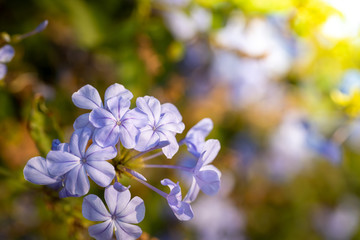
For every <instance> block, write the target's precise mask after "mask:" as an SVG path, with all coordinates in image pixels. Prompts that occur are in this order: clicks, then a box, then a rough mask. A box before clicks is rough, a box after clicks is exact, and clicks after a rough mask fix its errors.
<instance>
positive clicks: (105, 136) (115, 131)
mask: <svg viewBox="0 0 360 240" xmlns="http://www.w3.org/2000/svg"><path fill="white" fill-rule="evenodd" d="M119 134H120V129H119V126H117V125H116V124H114V125H108V126H105V127H102V128H98V129H96V130H95V132H94V140H95V143H96V144H98V145H99V146H101V147H108V146H115V145H116V144H117V143H118V142H119Z"/></svg>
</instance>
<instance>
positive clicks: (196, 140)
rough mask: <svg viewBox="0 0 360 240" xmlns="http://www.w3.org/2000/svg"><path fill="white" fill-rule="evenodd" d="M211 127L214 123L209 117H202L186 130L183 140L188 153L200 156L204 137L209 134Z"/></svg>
mask: <svg viewBox="0 0 360 240" xmlns="http://www.w3.org/2000/svg"><path fill="white" fill-rule="evenodd" d="M213 127H214V124H213V122H212V121H211V119H210V118H204V119H202V120H201V121H200V122H198V123H197V124H195V126H193V127H192V128H191V129H190V130H189V131H188V133H187V134H186V137H185V142H186V145H187V147H188V151H189V152H190V153H192V154H193V155H195V156H196V157H199V156H200V154H201V151H202V148H203V147H204V144H205V138H206V137H207V136H208V135H209V133H210V131H211V130H212V129H213Z"/></svg>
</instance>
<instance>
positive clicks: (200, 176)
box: [184, 139, 221, 202]
mask: <svg viewBox="0 0 360 240" xmlns="http://www.w3.org/2000/svg"><path fill="white" fill-rule="evenodd" d="M219 150H220V143H219V141H218V140H215V139H210V140H207V141H206V142H205V145H204V147H203V150H202V152H201V155H200V158H199V160H198V162H197V164H196V166H195V168H194V169H193V171H192V174H193V179H192V183H191V186H190V189H189V191H188V193H187V194H186V196H185V198H184V201H186V202H192V201H194V200H195V199H196V197H197V195H198V193H199V191H200V190H201V191H203V192H204V193H205V194H207V195H214V194H216V193H217V192H218V191H219V189H220V177H221V172H220V171H219V170H218V169H217V168H216V167H215V166H214V165H212V164H210V163H211V162H212V161H213V160H214V159H215V157H216V156H217V154H218V152H219Z"/></svg>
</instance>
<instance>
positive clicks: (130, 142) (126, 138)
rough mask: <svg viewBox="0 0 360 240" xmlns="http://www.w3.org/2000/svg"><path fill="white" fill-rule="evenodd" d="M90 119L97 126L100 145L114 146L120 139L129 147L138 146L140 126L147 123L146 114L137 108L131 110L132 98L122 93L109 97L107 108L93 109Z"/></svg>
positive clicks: (97, 137) (96, 134)
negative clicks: (137, 138) (137, 139)
mask: <svg viewBox="0 0 360 240" xmlns="http://www.w3.org/2000/svg"><path fill="white" fill-rule="evenodd" d="M89 120H90V122H91V124H92V125H93V126H94V127H95V128H96V131H95V133H94V140H95V142H96V143H97V144H98V145H100V146H102V147H107V146H114V145H116V144H117V143H118V142H119V140H120V142H121V143H122V145H123V146H124V147H125V148H128V149H130V148H134V147H135V146H136V137H137V135H138V134H139V130H138V128H141V127H143V126H145V124H146V119H145V115H144V114H142V113H141V112H138V111H136V110H135V109H132V110H130V99H129V98H126V97H125V98H123V97H122V96H121V95H118V96H116V97H112V98H110V99H108V100H107V102H106V109H104V108H101V107H98V108H95V109H93V111H92V112H91V113H90V116H89Z"/></svg>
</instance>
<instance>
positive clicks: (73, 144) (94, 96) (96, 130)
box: [24, 83, 221, 240]
mask: <svg viewBox="0 0 360 240" xmlns="http://www.w3.org/2000/svg"><path fill="white" fill-rule="evenodd" d="M132 98H133V95H132V93H131V92H130V91H129V90H127V89H125V88H124V87H123V86H122V85H120V84H117V83H116V84H113V85H111V86H110V87H108V88H107V90H106V92H105V97H104V103H103V102H102V100H101V97H100V94H99V92H98V91H97V90H96V89H95V88H94V87H92V86H91V85H86V86H84V87H82V88H80V89H79V90H78V91H77V92H75V93H74V94H73V96H72V100H73V102H74V104H75V105H76V106H78V107H79V108H83V109H88V110H91V112H90V113H85V114H83V115H81V116H80V117H78V118H77V119H76V120H75V123H74V125H73V126H74V129H75V131H74V133H73V134H72V136H71V139H70V142H69V143H61V142H60V141H59V140H57V139H55V140H54V141H53V143H52V149H51V151H50V152H49V153H48V154H47V156H46V158H43V157H34V158H32V159H30V160H29V161H28V163H27V164H26V166H25V168H24V177H25V179H26V180H28V181H29V182H32V183H34V184H39V185H47V186H49V187H50V188H54V189H56V190H60V192H59V196H60V197H61V198H62V197H81V196H83V195H85V194H87V193H88V191H89V189H90V181H89V178H88V177H90V179H91V180H92V181H94V182H95V183H96V184H97V185H99V186H101V187H104V188H106V189H105V201H106V203H107V205H108V210H107V209H106V207H105V205H104V204H103V202H102V201H101V200H100V198H99V197H98V196H96V195H94V194H90V195H88V196H85V197H84V200H83V209H82V212H83V216H84V217H85V218H87V219H88V220H91V221H102V223H99V224H95V225H93V226H90V228H89V234H90V236H92V237H94V238H96V239H112V238H113V235H114V232H115V236H116V238H117V239H118V240H119V239H136V238H138V237H140V235H141V229H140V227H138V226H136V225H133V224H137V223H140V222H141V221H142V220H143V218H144V215H145V206H144V202H143V200H142V199H141V198H139V197H134V198H133V199H131V200H130V190H129V187H125V186H123V185H122V184H121V183H120V181H121V178H122V177H123V176H127V177H129V178H131V179H133V180H136V181H138V182H140V183H142V184H144V185H145V186H147V187H148V188H150V189H151V190H153V191H155V192H156V193H158V194H159V195H161V196H162V197H164V199H165V200H166V201H167V203H168V205H169V207H170V209H171V210H172V211H173V213H174V215H175V217H177V218H178V219H179V220H180V221H188V220H191V219H192V218H193V216H194V213H193V210H192V208H191V205H190V203H191V202H193V201H194V200H195V198H196V196H197V195H198V193H199V191H200V190H201V191H202V192H204V193H205V194H208V195H213V194H215V193H216V192H217V191H218V190H219V188H220V177H221V173H220V171H219V170H218V169H217V168H216V167H215V166H213V165H212V164H211V163H212V161H213V160H214V159H215V157H216V156H217V154H218V152H219V150H220V143H219V141H218V140H215V139H210V140H207V141H205V138H206V136H207V135H208V134H209V132H210V131H211V129H212V128H213V123H212V121H211V120H210V119H208V118H205V119H203V120H201V121H200V122H199V123H198V124H196V125H195V126H194V127H193V128H191V129H190V130H189V132H188V133H187V135H186V137H185V138H184V139H183V140H181V141H180V142H178V141H177V139H176V134H177V133H182V132H183V130H184V129H185V125H184V123H183V122H182V116H181V114H180V112H179V111H178V109H177V108H176V107H175V106H174V105H173V104H171V103H164V104H161V103H160V101H159V100H157V99H156V98H155V97H151V96H145V97H139V98H137V100H136V107H135V108H133V109H130V106H131V99H132ZM182 144H186V145H187V147H188V151H189V152H191V153H192V154H193V155H194V156H195V157H196V158H197V159H198V160H197V164H196V166H195V167H193V168H187V167H183V166H178V165H154V164H147V163H146V162H147V161H149V160H151V159H154V158H155V157H157V156H160V155H164V156H166V157H167V158H172V157H173V156H174V155H175V154H176V152H177V151H178V149H179V146H180V145H182ZM89 145H90V146H89ZM121 146H122V147H121ZM116 147H117V148H116ZM153 151H156V152H154V153H151V152H153ZM147 154H149V155H147ZM147 168H170V169H175V170H181V171H185V172H188V173H190V175H191V177H192V184H191V186H190V189H189V190H188V193H187V194H186V196H185V197H184V198H183V197H182V196H183V195H182V192H181V187H180V183H179V182H177V183H176V184H175V183H174V182H173V181H172V180H170V179H167V178H165V179H163V180H162V181H161V182H160V183H161V185H163V186H167V187H169V188H170V192H169V193H166V192H164V191H162V190H160V189H158V188H157V187H155V186H153V185H151V184H150V183H149V182H148V179H147V178H146V177H145V176H144V175H143V173H141V172H139V171H140V170H141V169H147Z"/></svg>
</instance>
